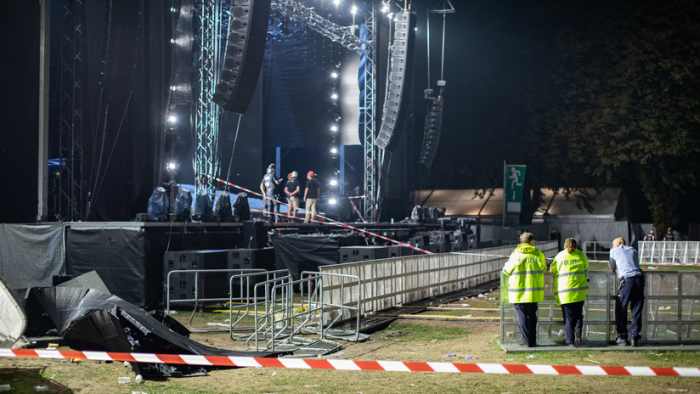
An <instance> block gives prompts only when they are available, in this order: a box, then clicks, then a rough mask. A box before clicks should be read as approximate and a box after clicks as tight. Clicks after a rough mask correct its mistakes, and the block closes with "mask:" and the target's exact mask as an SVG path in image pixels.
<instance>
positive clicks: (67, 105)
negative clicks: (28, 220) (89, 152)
mask: <svg viewBox="0 0 700 394" xmlns="http://www.w3.org/2000/svg"><path fill="white" fill-rule="evenodd" d="M62 11H63V15H62V21H61V22H62V26H63V27H62V32H61V69H60V90H61V93H60V97H61V98H60V100H61V101H60V126H59V130H58V134H59V135H58V144H59V145H58V158H59V174H58V177H59V181H58V182H57V183H58V185H57V189H58V190H56V199H57V201H56V212H55V214H56V215H57V218H58V219H59V220H70V221H78V220H84V219H85V217H84V216H85V193H84V190H83V79H82V76H83V67H84V65H83V42H84V41H83V34H84V33H83V0H64V2H63V9H62Z"/></svg>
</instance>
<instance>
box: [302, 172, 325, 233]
mask: <svg viewBox="0 0 700 394" xmlns="http://www.w3.org/2000/svg"><path fill="white" fill-rule="evenodd" d="M306 179H307V181H306V190H304V201H305V202H306V215H304V223H308V222H309V218H311V220H314V214H316V212H317V210H316V204H317V203H318V199H319V198H321V184H320V183H318V180H316V174H315V173H314V172H313V171H309V172H308V173H307V174H306Z"/></svg>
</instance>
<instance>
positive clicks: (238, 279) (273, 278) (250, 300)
mask: <svg viewBox="0 0 700 394" xmlns="http://www.w3.org/2000/svg"><path fill="white" fill-rule="evenodd" d="M261 279H263V280H261ZM278 279H281V280H291V274H290V273H289V270H288V269H282V270H275V271H263V272H252V273H247V274H241V275H234V276H231V278H229V334H230V336H231V338H232V339H233V337H234V332H235V331H253V330H254V327H236V326H237V325H238V324H239V323H240V322H241V321H242V320H243V319H244V318H245V317H246V316H251V315H252V316H255V315H256V314H257V311H256V310H255V306H256V305H257V303H256V300H255V299H254V295H255V294H258V293H260V292H262V290H263V287H262V286H256V285H257V284H258V283H260V284H265V283H271V282H275V283H276V282H277V280H278ZM251 281H252V282H253V283H251ZM236 284H237V285H236ZM251 284H252V285H253V289H252V291H251ZM236 290H238V291H236ZM265 290H267V289H265ZM234 294H238V297H236V296H234ZM236 303H238V305H236ZM251 308H253V310H251ZM234 314H235V317H234Z"/></svg>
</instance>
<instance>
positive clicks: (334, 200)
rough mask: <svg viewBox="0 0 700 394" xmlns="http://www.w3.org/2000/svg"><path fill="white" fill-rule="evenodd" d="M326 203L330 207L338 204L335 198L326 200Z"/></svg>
mask: <svg viewBox="0 0 700 394" xmlns="http://www.w3.org/2000/svg"><path fill="white" fill-rule="evenodd" d="M328 203H329V204H331V205H335V204H337V203H338V200H336V199H335V198H331V199H330V200H328Z"/></svg>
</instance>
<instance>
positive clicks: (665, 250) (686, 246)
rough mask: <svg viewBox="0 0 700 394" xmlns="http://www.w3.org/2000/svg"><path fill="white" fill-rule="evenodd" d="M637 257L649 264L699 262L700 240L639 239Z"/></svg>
mask: <svg viewBox="0 0 700 394" xmlns="http://www.w3.org/2000/svg"><path fill="white" fill-rule="evenodd" d="M639 259H640V261H642V262H645V263H650V264H700V242H691V241H640V242H639Z"/></svg>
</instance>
